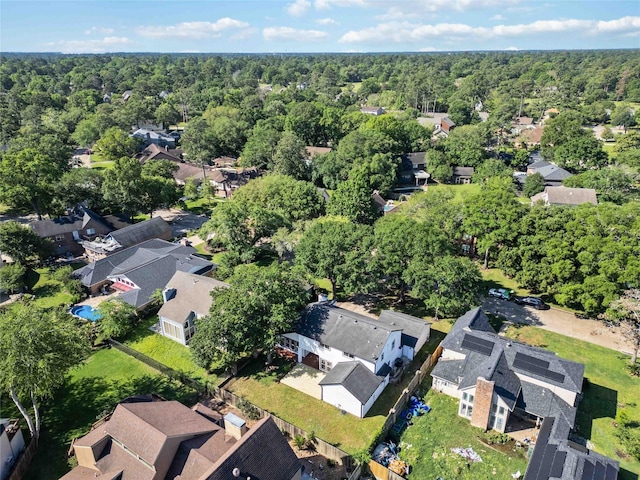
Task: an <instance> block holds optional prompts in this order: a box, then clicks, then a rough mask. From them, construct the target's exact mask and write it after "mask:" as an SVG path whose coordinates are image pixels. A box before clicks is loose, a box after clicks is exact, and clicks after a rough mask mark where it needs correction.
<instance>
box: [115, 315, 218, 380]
mask: <svg viewBox="0 0 640 480" xmlns="http://www.w3.org/2000/svg"><path fill="white" fill-rule="evenodd" d="M157 321H158V316H157V315H154V316H152V317H151V318H148V319H147V320H144V321H143V322H140V324H138V325H137V326H136V328H135V329H134V330H133V331H132V332H131V333H130V334H129V335H128V336H127V338H126V339H125V340H124V341H123V343H124V344H126V345H128V346H129V347H131V348H133V349H134V350H137V351H138V352H140V353H144V354H145V355H147V356H148V357H151V358H153V359H154V360H156V361H158V362H160V363H162V364H164V365H166V366H168V367H170V368H173V369H174V370H177V371H179V372H182V373H184V374H186V375H187V376H188V377H190V378H193V379H195V380H199V381H201V382H202V383H203V384H206V383H211V384H217V382H218V377H217V376H216V375H215V374H207V371H206V370H205V369H204V368H202V367H199V366H197V365H196V364H195V363H194V362H193V359H192V358H191V353H190V352H189V348H188V347H185V346H183V345H180V344H179V343H178V342H174V341H173V340H170V339H168V338H167V337H163V336H162V335H159V334H157V333H154V332H153V331H151V330H149V327H150V326H152V325H153V324H154V323H156V322H157Z"/></svg>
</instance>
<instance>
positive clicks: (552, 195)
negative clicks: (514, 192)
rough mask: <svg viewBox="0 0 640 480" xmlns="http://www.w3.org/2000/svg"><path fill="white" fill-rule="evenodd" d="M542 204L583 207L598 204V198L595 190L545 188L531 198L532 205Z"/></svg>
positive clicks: (562, 187)
mask: <svg viewBox="0 0 640 480" xmlns="http://www.w3.org/2000/svg"><path fill="white" fill-rule="evenodd" d="M538 202H542V203H543V204H544V205H546V206H548V205H582V204H583V203H591V204H593V205H597V204H598V197H597V196H596V191H595V190H594V189H593V188H569V187H564V186H560V187H545V189H544V191H543V192H540V193H538V194H537V195H534V196H533V197H531V205H535V204H536V203H538Z"/></svg>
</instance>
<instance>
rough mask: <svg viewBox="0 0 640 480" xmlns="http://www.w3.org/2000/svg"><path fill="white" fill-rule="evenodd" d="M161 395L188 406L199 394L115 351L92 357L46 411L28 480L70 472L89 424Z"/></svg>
mask: <svg viewBox="0 0 640 480" xmlns="http://www.w3.org/2000/svg"><path fill="white" fill-rule="evenodd" d="M147 393H158V394H160V395H162V396H163V397H165V398H167V399H172V400H179V401H181V402H183V403H185V405H192V404H193V403H194V402H195V401H196V396H195V392H193V391H192V390H190V389H187V388H185V387H183V386H182V385H180V384H177V383H173V382H170V381H169V380H168V379H167V377H165V376H163V375H160V374H159V373H158V372H157V371H155V370H153V369H152V368H150V367H148V366H146V365H145V364H143V363H141V362H139V361H138V360H136V359H134V358H132V357H130V356H128V355H125V354H124V353H122V352H120V351H118V350H115V349H104V350H100V351H98V352H96V353H95V354H93V355H92V356H91V357H89V359H88V360H87V361H86V363H84V364H83V365H82V366H81V367H80V368H78V369H76V370H73V371H72V372H71V374H70V375H69V379H68V381H67V383H66V384H65V385H64V386H63V387H62V388H60V390H58V391H57V392H56V394H55V396H54V398H53V400H50V401H49V402H47V403H46V404H45V405H43V409H42V410H43V428H42V433H41V439H40V447H39V449H38V452H37V454H36V456H35V457H34V460H33V463H32V464H31V466H30V468H29V470H28V472H27V474H26V475H25V477H24V478H25V480H36V479H37V480H55V479H58V478H60V477H61V476H62V475H64V474H65V473H66V472H68V471H69V469H70V464H69V463H68V461H67V458H66V453H67V450H68V449H69V445H70V442H71V440H72V439H73V438H76V437H79V436H82V435H84V434H86V433H87V432H88V431H89V429H90V427H91V424H92V423H94V422H95V421H96V420H97V419H98V418H100V417H102V416H103V414H104V412H107V411H110V410H111V409H112V408H114V407H115V405H116V404H117V403H118V402H119V401H120V400H122V399H123V398H126V397H128V396H131V395H141V394H147Z"/></svg>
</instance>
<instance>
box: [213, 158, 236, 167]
mask: <svg viewBox="0 0 640 480" xmlns="http://www.w3.org/2000/svg"><path fill="white" fill-rule="evenodd" d="M211 164H212V165H213V166H214V167H216V168H233V167H235V166H236V165H237V164H238V159H237V158H233V157H218V158H216V159H215V160H213V161H212V162H211Z"/></svg>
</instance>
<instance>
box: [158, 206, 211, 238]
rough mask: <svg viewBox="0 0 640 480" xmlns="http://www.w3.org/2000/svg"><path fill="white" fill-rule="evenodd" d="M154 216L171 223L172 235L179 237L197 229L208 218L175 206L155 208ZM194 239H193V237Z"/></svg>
mask: <svg viewBox="0 0 640 480" xmlns="http://www.w3.org/2000/svg"><path fill="white" fill-rule="evenodd" d="M153 216H154V217H162V218H164V219H165V220H166V221H167V222H169V224H171V230H172V235H173V236H174V237H181V236H183V235H186V234H187V233H189V232H191V231H193V230H197V229H199V228H200V227H201V226H202V224H203V223H205V222H206V221H207V220H209V217H207V216H206V215H196V214H195V213H190V212H185V211H184V210H178V209H175V208H172V209H169V210H156V211H155V212H153ZM194 240H195V239H194Z"/></svg>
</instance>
